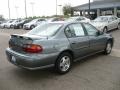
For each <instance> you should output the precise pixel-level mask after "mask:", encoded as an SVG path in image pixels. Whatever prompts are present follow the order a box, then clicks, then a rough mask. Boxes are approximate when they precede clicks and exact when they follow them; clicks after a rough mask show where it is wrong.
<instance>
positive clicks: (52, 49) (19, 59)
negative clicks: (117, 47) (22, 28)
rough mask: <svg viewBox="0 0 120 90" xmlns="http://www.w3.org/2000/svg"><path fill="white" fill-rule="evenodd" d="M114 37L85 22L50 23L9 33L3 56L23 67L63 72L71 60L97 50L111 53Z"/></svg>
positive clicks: (76, 59)
mask: <svg viewBox="0 0 120 90" xmlns="http://www.w3.org/2000/svg"><path fill="white" fill-rule="evenodd" d="M113 43H114V39H113V37H112V36H111V35H109V34H105V33H102V32H101V31H99V30H97V29H96V28H95V27H94V26H92V25H90V24H88V23H80V22H72V23H71V22H51V23H45V24H41V25H40V26H38V27H36V28H34V29H33V30H31V31H30V32H28V33H26V34H24V35H11V38H10V40H9V47H8V48H7V49H6V55H7V58H8V60H9V62H11V63H12V64H14V65H16V66H19V67H22V68H25V69H30V70H34V69H42V68H48V67H55V69H56V70H57V71H58V72H59V73H61V74H64V73H66V72H68V71H69V70H70V69H71V67H72V63H73V62H75V61H78V60H80V59H82V58H85V57H86V56H90V55H93V54H95V53H98V52H104V54H106V55H107V54H110V53H111V50H112V47H113Z"/></svg>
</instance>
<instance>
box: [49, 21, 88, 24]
mask: <svg viewBox="0 0 120 90" xmlns="http://www.w3.org/2000/svg"><path fill="white" fill-rule="evenodd" d="M48 23H53V24H54V23H56V24H72V23H80V24H81V23H87V22H76V21H73V22H66V21H55V22H48Z"/></svg>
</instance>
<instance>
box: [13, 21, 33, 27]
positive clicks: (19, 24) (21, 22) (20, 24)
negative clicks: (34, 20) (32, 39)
mask: <svg viewBox="0 0 120 90" xmlns="http://www.w3.org/2000/svg"><path fill="white" fill-rule="evenodd" d="M30 21H31V20H30V19H24V20H21V21H20V22H17V23H15V24H14V29H22V28H23V25H24V24H26V23H28V22H30Z"/></svg>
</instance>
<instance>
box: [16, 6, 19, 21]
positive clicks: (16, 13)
mask: <svg viewBox="0 0 120 90" xmlns="http://www.w3.org/2000/svg"><path fill="white" fill-rule="evenodd" d="M18 8H19V7H18V6H15V9H16V16H17V19H18Z"/></svg>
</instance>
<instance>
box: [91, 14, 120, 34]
mask: <svg viewBox="0 0 120 90" xmlns="http://www.w3.org/2000/svg"><path fill="white" fill-rule="evenodd" d="M91 24H92V25H93V26H95V27H96V28H97V29H99V30H101V31H103V32H108V31H109V30H112V29H116V28H118V29H120V19H119V18H118V17H116V16H111V15H110V16H99V17H97V18H96V19H95V20H93V21H91Z"/></svg>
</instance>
